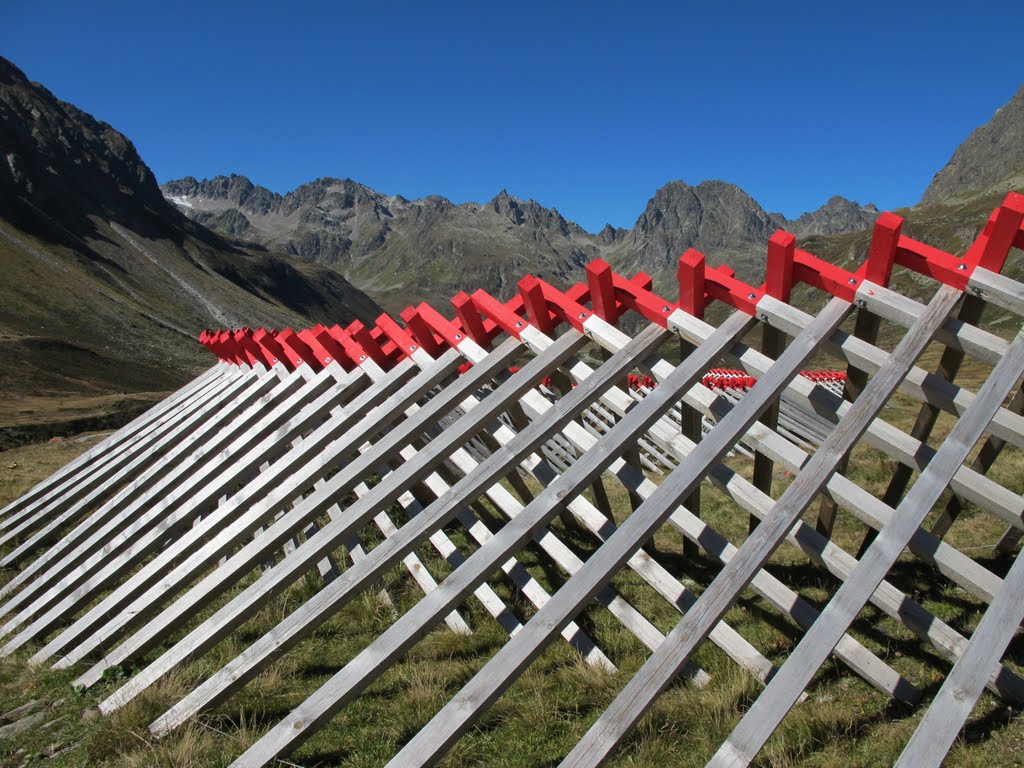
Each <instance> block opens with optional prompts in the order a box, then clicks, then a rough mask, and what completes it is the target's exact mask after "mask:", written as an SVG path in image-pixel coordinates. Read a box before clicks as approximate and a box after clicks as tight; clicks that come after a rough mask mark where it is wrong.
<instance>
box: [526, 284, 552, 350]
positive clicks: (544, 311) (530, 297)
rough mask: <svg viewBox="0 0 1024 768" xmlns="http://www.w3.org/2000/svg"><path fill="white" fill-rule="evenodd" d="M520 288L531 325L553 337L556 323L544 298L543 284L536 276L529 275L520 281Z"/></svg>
mask: <svg viewBox="0 0 1024 768" xmlns="http://www.w3.org/2000/svg"><path fill="white" fill-rule="evenodd" d="M518 286H519V295H520V296H521V297H522V299H523V307H524V308H525V309H526V317H527V318H528V319H529V321H530V325H532V326H533V327H534V328H536V329H537V330H538V331H540V332H541V333H543V334H544V335H546V336H553V335H554V333H555V323H554V318H553V317H552V313H551V310H550V309H549V308H548V302H547V299H546V298H545V296H544V284H543V282H542V281H541V280H540V279H538V278H537V277H536V276H535V275H527V276H526V277H524V278H523V279H522V280H520V281H519V283H518Z"/></svg>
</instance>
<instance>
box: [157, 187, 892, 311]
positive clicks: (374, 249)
mask: <svg viewBox="0 0 1024 768" xmlns="http://www.w3.org/2000/svg"><path fill="white" fill-rule="evenodd" d="M161 188H162V190H163V193H164V195H165V196H166V197H167V199H168V200H169V201H171V202H173V203H174V204H175V205H176V206H178V208H179V210H181V211H182V212H183V213H185V214H186V215H187V216H189V217H191V218H192V219H194V220H195V221H197V222H200V223H202V224H203V225H205V226H208V227H210V228H212V229H214V230H216V231H218V232H220V233H222V234H224V235H225V236H229V237H234V238H238V239H239V240H241V241H250V242H255V243H260V244H263V245H265V246H268V247H273V248H279V249H281V250H284V251H286V252H288V253H291V254H294V255H296V256H300V257H302V258H305V259H308V260H310V261H314V262H317V263H321V264H325V265H328V266H331V267H332V268H334V269H336V270H338V271H339V272H340V273H341V274H343V275H344V276H345V277H346V278H347V279H348V280H350V281H351V282H352V283H353V284H355V285H357V286H359V288H361V289H362V290H364V291H366V292H367V293H369V294H371V295H372V296H374V298H376V299H377V300H378V301H379V302H380V303H381V304H383V305H384V306H385V307H387V308H388V309H389V310H391V311H400V310H401V309H402V308H404V307H405V306H406V305H408V304H411V303H413V304H414V303H417V302H418V301H421V300H426V301H430V302H433V303H438V304H439V305H442V306H443V305H444V304H446V302H447V300H448V299H449V298H450V297H451V296H452V295H453V294H454V293H456V292H457V291H459V290H463V289H473V288H477V287H482V288H485V289H486V290H488V291H491V292H492V293H495V294H496V295H498V296H500V297H502V298H505V297H507V296H509V295H510V294H511V293H513V292H514V291H515V284H516V282H517V281H518V280H519V278H521V277H522V276H523V275H525V274H527V273H532V274H536V275H539V276H541V277H544V278H546V279H548V280H550V281H552V282H554V283H557V284H560V285H565V284H567V283H570V282H574V281H576V280H580V279H582V277H583V274H584V272H583V267H584V266H585V265H586V264H587V262H589V261H591V260H592V259H594V258H595V257H598V256H600V257H602V258H604V259H606V260H607V261H609V262H611V263H612V264H613V265H614V266H615V267H616V268H619V269H622V270H626V271H636V270H643V271H645V272H648V273H649V274H651V275H652V276H654V277H655V280H656V282H657V283H658V284H659V285H661V284H668V283H670V282H671V281H672V280H674V279H675V266H674V264H675V260H676V259H677V258H678V257H679V255H680V254H681V253H683V252H684V251H685V250H686V249H687V248H689V247H695V248H698V249H700V250H702V251H704V252H705V253H706V254H707V255H708V256H709V258H711V260H712V262H713V263H718V262H719V261H722V260H727V261H729V262H730V263H731V264H734V265H736V266H737V268H738V269H739V270H740V272H741V274H745V275H747V276H752V275H754V273H756V272H758V271H759V270H762V269H763V262H764V255H763V254H764V248H765V245H764V244H765V242H766V241H767V239H768V237H769V236H770V235H771V234H772V233H773V232H774V231H775V230H776V229H778V228H779V227H785V228H790V229H793V230H794V231H795V232H797V233H798V234H829V233H833V232H836V231H840V232H845V231H850V230H856V229H863V228H866V227H870V226H871V223H872V222H873V221H874V218H875V216H877V215H878V211H877V209H875V208H874V207H873V206H866V207H864V206H860V205H857V204H856V203H852V202H850V201H847V200H844V199H843V198H833V199H832V200H830V201H829V202H828V203H827V204H826V205H825V206H824V207H823V208H821V209H819V210H818V211H815V212H813V213H809V214H804V215H803V216H801V217H800V218H799V219H797V220H796V221H789V220H787V219H786V218H785V217H783V216H781V215H779V214H769V213H767V212H765V211H764V210H763V209H762V208H761V206H760V205H758V204H757V202H756V201H755V200H753V198H751V197H750V196H749V195H747V194H746V193H745V192H743V190H741V189H740V188H739V187H736V186H735V185H732V184H727V183H725V182H721V181H708V182H703V183H701V184H699V185H697V186H696V187H691V186H689V185H687V184H684V183H683V182H681V181H675V182H670V183H669V184H666V185H665V186H664V187H662V188H661V189H660V190H658V192H657V193H656V194H655V196H654V197H653V198H652V199H651V200H650V201H649V202H648V204H647V207H646V209H645V211H644V212H643V213H642V214H641V215H640V217H639V218H638V219H637V222H636V225H635V226H634V227H633V228H632V229H629V230H623V229H615V228H612V227H610V226H609V227H606V228H605V229H604V230H602V231H601V232H600V233H598V234H590V233H588V232H586V231H585V230H583V228H582V227H580V226H579V225H577V224H575V223H573V222H571V221H568V220H567V219H565V218H564V217H563V216H562V215H561V214H560V213H559V212H558V211H557V210H554V209H551V208H545V207H543V206H541V205H540V204H538V203H537V202H535V201H533V200H530V201H523V200H519V199H516V198H514V197H512V196H511V195H509V194H508V193H507V192H505V191H504V190H503V191H502V192H501V193H499V194H498V195H497V196H496V197H495V198H494V199H492V200H490V201H489V202H487V203H485V204H482V205H481V204H478V203H463V204H459V205H456V204H454V203H452V202H450V201H448V200H446V199H445V198H443V197H438V196H430V197H426V198H423V199H421V200H411V201H410V200H407V199H405V198H403V197H401V196H400V195H394V196H387V195H383V194H381V193H379V192H376V191H374V190H372V189H370V188H369V187H366V186H364V185H362V184H359V183H357V182H354V181H352V180H350V179H344V180H342V179H331V178H324V179H318V180H316V181H314V182H310V183H309V184H304V185H302V186H300V187H298V188H297V189H295V190H293V191H292V192H289V193H288V194H286V195H279V194H277V193H274V192H272V191H270V190H268V189H266V188H264V187H260V186H257V185H255V184H253V183H252V182H251V181H250V180H249V179H247V178H245V177H242V176H219V177H217V178H214V179H208V180H203V181H197V180H196V179H194V178H192V177H187V178H184V179H180V180H177V181H171V182H168V183H166V184H164V185H163V186H162V187H161ZM751 279H753V278H751Z"/></svg>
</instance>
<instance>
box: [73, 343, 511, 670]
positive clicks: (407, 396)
mask: <svg viewBox="0 0 1024 768" xmlns="http://www.w3.org/2000/svg"><path fill="white" fill-rule="evenodd" d="M518 351H519V345H518V343H517V342H515V341H512V340H509V341H507V342H505V343H504V344H503V345H502V346H501V347H499V349H498V350H497V351H496V352H495V353H494V356H493V358H492V359H490V360H488V362H487V364H485V365H481V366H479V367H477V368H476V370H474V371H471V372H469V373H468V374H466V375H465V376H463V377H460V379H459V381H457V382H456V384H453V385H451V386H449V387H448V388H446V389H445V390H444V391H443V392H441V393H439V394H438V395H436V396H435V398H434V399H433V400H431V401H430V403H429V404H428V407H427V408H425V409H423V410H422V411H421V412H420V414H419V418H418V420H417V421H415V422H413V421H409V422H407V423H405V424H403V425H402V428H401V429H395V430H394V431H393V432H392V433H391V434H389V435H388V436H387V437H386V438H384V439H382V440H381V441H379V442H378V443H377V444H375V446H374V450H373V453H372V454H367V455H364V456H362V457H360V458H359V459H357V460H355V461H353V462H352V463H350V464H348V465H346V466H345V467H343V468H342V469H341V470H339V472H338V474H336V475H335V476H334V477H332V478H331V480H330V481H329V482H328V483H327V484H325V485H324V486H323V487H322V488H320V489H319V490H317V491H315V492H314V493H313V494H311V495H310V496H308V497H306V499H304V500H303V501H302V502H301V503H298V504H296V505H295V506H294V507H293V509H292V510H291V512H289V513H288V514H287V515H286V516H284V517H283V518H282V519H281V520H279V521H277V522H276V523H275V524H274V526H273V527H272V528H271V529H269V530H268V531H266V532H264V534H262V535H261V536H260V537H259V539H258V540H256V541H254V542H251V543H250V544H248V545H246V546H245V547H243V549H242V550H241V551H240V552H238V553H236V554H235V555H234V556H233V557H232V558H231V559H230V560H229V561H228V562H227V563H226V564H225V565H224V566H223V567H221V568H218V569H217V570H216V571H214V573H213V574H211V575H210V576H209V577H207V578H206V579H204V580H203V581H202V582H200V583H199V584H197V585H196V586H195V587H193V588H192V589H191V590H190V591H189V592H188V593H187V594H186V595H185V596H183V597H182V598H181V599H179V600H178V601H177V602H176V603H174V604H173V605H172V606H171V607H170V608H168V609H165V610H164V611H163V612H162V613H160V614H158V615H157V616H156V617H155V618H153V619H152V620H151V621H150V622H149V623H148V624H146V625H145V626H144V627H143V628H142V629H140V630H139V631H137V632H135V633H134V634H133V635H132V636H131V637H129V638H128V639H127V640H126V641H125V642H124V643H122V644H121V645H120V646H118V648H116V649H114V650H113V651H111V652H109V653H108V654H106V656H105V658H104V659H103V660H102V661H101V662H99V663H98V664H97V665H96V666H95V667H93V669H91V670H90V671H89V672H88V673H87V674H86V675H83V676H82V677H80V678H79V680H78V681H76V682H77V683H80V684H83V685H90V684H92V683H93V682H96V681H97V680H98V679H99V677H100V675H101V673H102V670H103V669H104V668H105V667H106V666H109V665H110V664H119V663H122V662H123V661H125V660H127V659H129V658H134V657H135V656H136V655H138V654H139V653H142V652H144V651H145V650H146V649H148V648H149V647H151V645H152V644H154V643H156V642H160V641H161V639H162V637H163V636H164V634H165V632H166V631H167V628H168V627H172V626H176V625H177V623H180V622H183V621H187V620H189V619H190V618H191V617H192V615H193V614H194V605H193V602H194V601H197V600H202V601H208V600H209V599H212V595H215V594H217V593H218V590H221V589H223V588H225V587H226V586H228V585H230V584H231V583H233V582H234V581H235V580H237V579H238V578H241V576H243V575H244V574H245V573H247V572H248V570H249V569H250V568H251V567H252V566H253V565H254V564H255V563H257V562H259V559H260V558H261V557H262V556H263V554H264V552H266V551H269V550H272V549H273V547H274V546H276V544H277V542H278V541H280V540H284V539H286V538H287V537H288V535H290V533H291V531H292V530H294V529H295V528H297V527H300V526H302V525H304V524H306V522H307V521H308V520H311V519H315V518H316V517H317V516H319V515H320V514H321V513H322V512H323V511H324V510H325V509H326V508H327V507H329V506H332V505H333V504H334V499H335V498H336V497H337V496H338V495H339V494H340V493H343V492H344V491H346V490H348V489H349V488H351V487H352V486H354V485H355V484H356V483H357V482H359V481H360V480H361V479H362V478H363V477H364V476H365V475H366V474H367V473H368V472H370V471H372V469H373V468H374V466H375V465H376V464H377V463H379V462H380V461H383V460H386V459H388V458H389V457H390V456H391V455H392V454H397V453H398V451H399V449H400V448H401V447H402V446H403V445H404V444H405V442H406V441H408V440H409V439H411V438H412V437H413V436H414V435H413V434H412V433H414V432H416V431H417V430H418V429H419V428H420V426H419V425H425V424H427V423H429V421H430V419H431V418H433V417H434V416H436V414H437V413H438V412H442V411H444V409H446V408H448V407H450V406H451V404H452V403H453V402H456V401H458V400H459V399H460V398H461V397H463V396H464V393H465V391H467V390H469V389H472V388H474V387H476V386H477V385H478V381H479V380H482V379H484V378H489V377H490V376H492V375H493V374H494V373H495V372H497V371H498V370H500V369H502V368H503V367H504V366H507V365H508V363H509V361H511V360H512V359H513V358H514V357H515V356H516V355H517V354H518ZM457 360H458V354H457V353H456V352H450V353H448V354H446V355H444V356H442V358H441V359H440V360H439V361H438V363H437V365H435V366H433V367H432V368H431V369H429V370H426V371H424V372H423V373H422V374H420V375H418V376H416V377H414V378H413V379H412V381H410V382H409V383H408V384H406V385H405V386H404V387H403V388H402V389H401V390H400V391H398V392H397V393H395V394H393V395H391V396H390V397H389V398H388V399H387V400H386V401H385V402H384V403H380V404H375V405H376V408H375V410H374V411H373V412H371V413H369V414H367V415H365V416H364V417H363V418H362V419H361V420H360V421H359V422H358V423H357V424H355V425H348V424H347V423H346V422H335V423H331V424H330V425H329V426H327V427H323V428H321V432H320V433H314V435H310V436H309V437H308V438H306V444H307V449H309V450H314V455H313V457H312V458H311V457H307V456H305V454H302V455H296V456H294V457H292V458H293V461H291V462H290V464H289V467H286V470H287V469H289V468H290V469H291V472H292V474H290V475H288V480H287V482H286V483H285V484H284V486H282V487H283V488H291V487H293V486H294V488H296V489H297V488H301V487H303V486H305V485H308V482H309V480H310V478H311V477H316V476H319V475H320V474H321V473H322V472H323V471H327V470H330V469H332V468H334V467H335V464H336V458H337V456H338V455H339V454H341V455H343V454H344V453H345V452H346V451H347V450H349V449H350V448H354V447H355V446H356V445H359V444H360V443H362V442H363V441H364V440H366V439H368V438H369V437H372V436H373V435H374V434H376V433H377V432H378V431H379V430H380V429H381V428H382V427H386V426H387V425H388V424H390V423H391V422H392V421H393V420H394V419H396V418H398V417H399V416H400V415H401V414H402V413H403V412H404V411H405V410H406V409H407V408H408V407H409V406H410V405H411V404H412V403H414V402H415V401H416V400H418V399H419V398H420V397H421V396H422V395H423V393H424V392H425V391H429V390H431V389H432V388H433V387H434V385H435V384H436V382H437V381H438V380H439V379H443V378H445V377H447V376H448V375H449V374H450V373H451V372H452V371H454V368H455V365H456V363H457ZM368 364H369V363H367V365H368ZM402 365H403V366H405V368H406V370H411V368H412V364H411V362H410V363H403V364H402ZM396 370H397V369H393V370H392V371H391V372H390V373H389V375H388V377H387V379H386V380H383V381H381V382H378V383H377V384H376V385H374V386H373V387H371V389H374V387H377V388H379V387H382V386H383V387H384V392H385V393H388V391H389V390H388V388H387V382H388V381H394V380H395V374H396ZM398 381H402V379H399V380H398ZM376 393H377V390H376V389H374V392H373V393H371V394H376ZM359 415H362V411H360V414H359ZM339 432H340V433H342V434H341V435H340V436H338V434H339ZM334 437H337V441H335V442H332V443H330V445H329V446H328V447H327V448H326V449H325V450H322V451H321V452H320V453H317V452H316V451H315V449H316V448H317V447H319V446H322V445H323V444H324V441H325V440H328V439H333V438H334ZM378 489H380V486H377V487H376V488H375V489H374V494H375V495H372V498H368V500H367V501H366V503H367V504H371V503H377V500H378V499H379V497H380V490H383V489H380V490H378ZM291 495H292V494H291V492H290V491H289V492H287V493H282V492H281V491H280V489H275V490H273V491H272V492H271V493H270V494H269V495H268V496H267V497H266V498H265V499H263V500H261V501H260V502H258V503H257V505H256V506H255V507H254V508H253V509H250V510H249V511H248V512H246V513H245V514H244V515H243V516H241V517H239V518H238V519H236V520H234V521H232V522H231V524H230V525H229V527H228V528H227V529H225V530H223V531H221V532H220V533H219V534H218V536H217V538H216V539H214V540H212V541H210V542H208V543H206V544H204V545H203V547H202V548H201V549H199V550H198V551H194V552H192V553H191V555H190V556H189V558H188V560H187V561H186V562H183V563H181V564H180V565H178V566H177V568H176V569H175V571H174V572H173V573H172V574H171V575H170V576H169V577H168V578H165V579H161V580H160V581H159V582H158V586H159V590H156V589H154V588H153V587H152V586H151V587H149V589H148V591H146V592H144V593H143V594H141V595H138V596H137V598H136V600H135V602H134V603H132V607H131V608H130V609H129V613H130V614H132V623H133V624H134V623H135V621H134V616H135V615H136V612H140V613H141V612H142V611H143V607H145V614H144V615H143V616H141V618H146V617H148V615H149V613H150V608H151V607H152V606H154V605H155V604H156V603H155V601H156V600H157V599H158V598H160V599H161V600H162V599H163V592H164V591H167V590H173V591H170V592H169V594H168V596H171V595H173V594H174V593H176V592H177V591H178V590H180V589H182V588H184V587H185V586H187V585H188V583H189V581H190V580H191V579H192V578H193V577H194V576H195V575H196V574H198V573H201V572H202V571H203V569H204V567H205V566H206V565H208V564H209V563H211V562H212V561H214V560H215V558H217V557H219V556H220V555H222V554H224V553H225V552H227V551H231V550H232V549H234V547H235V546H236V545H238V544H239V543H240V542H241V541H243V540H244V538H245V534H246V532H247V531H248V530H250V528H251V525H252V520H253V519H254V517H255V519H261V518H262V517H265V516H266V515H267V514H269V512H270V511H271V510H273V509H276V506H275V505H278V504H281V503H283V501H284V500H286V499H287V498H290V496H291ZM378 511H379V510H378ZM344 524H345V520H344V519H342V518H341V517H339V519H337V520H335V521H332V523H331V526H327V527H325V528H324V529H322V530H321V531H320V533H319V534H318V537H317V539H316V541H317V542H320V541H322V540H323V539H322V538H321V537H322V536H323V535H324V534H325V533H328V532H330V531H333V530H336V529H337V528H338V527H339V526H343V525H344ZM332 526H333V527H332ZM351 533H354V531H350V532H349V534H346V535H345V536H342V537H341V540H340V541H338V542H337V544H341V543H344V542H345V541H347V540H348V538H349V535H350V534H351ZM282 534H283V535H282ZM268 542H269V543H268ZM307 543H308V542H307ZM332 548H333V547H332ZM304 551H308V550H304ZM138 591H139V589H136V592H138ZM158 591H159V592H160V594H157V592H158Z"/></svg>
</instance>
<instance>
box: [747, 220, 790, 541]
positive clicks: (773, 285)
mask: <svg viewBox="0 0 1024 768" xmlns="http://www.w3.org/2000/svg"><path fill="white" fill-rule="evenodd" d="M795 255H796V237H795V236H794V235H792V234H791V233H789V232H784V231H783V230H781V229H780V230H779V231H778V232H776V233H775V234H774V235H772V236H771V238H770V239H769V240H768V263H767V270H766V272H767V274H766V280H765V283H766V291H767V293H768V295H769V296H771V297H772V298H775V299H778V300H779V301H783V302H785V303H787V304H788V303H789V301H790V297H791V296H792V293H793V259H794V257H795ZM785 348H786V335H785V334H784V333H783V332H782V331H780V330H779V329H778V328H773V327H772V326H770V325H768V323H767V322H766V321H764V320H762V321H761V354H763V355H765V356H766V357H769V358H771V359H772V360H777V359H778V357H779V355H781V354H782V351H783V350H784V349H785ZM758 421H760V422H761V423H762V424H764V425H765V426H766V427H768V429H772V430H774V429H775V428H776V427H777V426H778V424H779V401H778V399H775V400H773V401H772V403H771V405H769V406H768V408H766V409H765V411H764V413H762V414H761V418H760V419H758ZM774 471H775V465H774V462H772V460H771V459H770V458H768V456H766V455H765V454H763V453H761V451H754V476H753V481H754V487H755V488H757V489H758V490H759V491H761V492H762V493H764V494H765V495H766V496H771V495H772V474H773V472H774ZM757 523H758V520H757V518H756V517H755V516H754V515H751V516H750V523H749V526H748V529H749V530H750V531H751V532H753V531H754V529H755V528H757Z"/></svg>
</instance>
